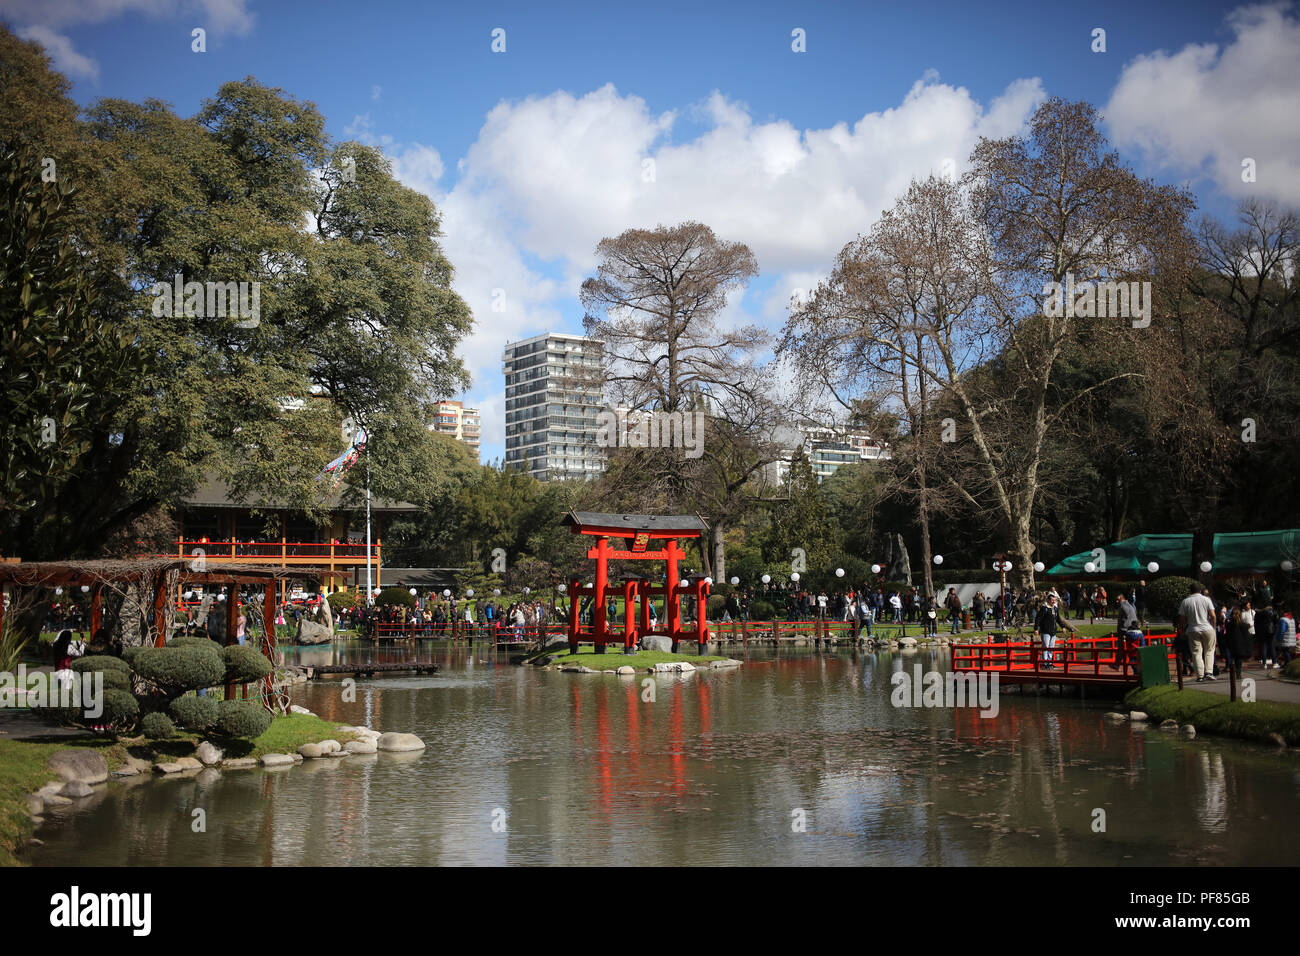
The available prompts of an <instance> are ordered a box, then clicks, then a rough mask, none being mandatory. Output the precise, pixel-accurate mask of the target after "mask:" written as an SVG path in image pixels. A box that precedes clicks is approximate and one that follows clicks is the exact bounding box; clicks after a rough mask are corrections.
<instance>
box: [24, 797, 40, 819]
mask: <svg viewBox="0 0 1300 956" xmlns="http://www.w3.org/2000/svg"><path fill="white" fill-rule="evenodd" d="M23 806H24V807H25V808H26V810H27V812H28V814H29V815H31V816H33V817H39V816H40V815H41V813H42V812H43V811H44V810H45V801H44V800H43V799H42V798H40V797H38V796H37V795H36V794H34V793H30V794H28V795H27V796H26V797H24V798H23Z"/></svg>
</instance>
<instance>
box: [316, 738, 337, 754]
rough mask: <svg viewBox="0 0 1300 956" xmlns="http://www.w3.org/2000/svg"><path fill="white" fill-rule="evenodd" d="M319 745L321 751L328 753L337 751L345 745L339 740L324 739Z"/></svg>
mask: <svg viewBox="0 0 1300 956" xmlns="http://www.w3.org/2000/svg"><path fill="white" fill-rule="evenodd" d="M317 746H318V747H320V749H321V753H327V754H332V753H337V752H338V751H340V750H342V749H343V745H342V744H341V743H339V742H338V741H337V740H322V741H321V742H320V743H319V744H317Z"/></svg>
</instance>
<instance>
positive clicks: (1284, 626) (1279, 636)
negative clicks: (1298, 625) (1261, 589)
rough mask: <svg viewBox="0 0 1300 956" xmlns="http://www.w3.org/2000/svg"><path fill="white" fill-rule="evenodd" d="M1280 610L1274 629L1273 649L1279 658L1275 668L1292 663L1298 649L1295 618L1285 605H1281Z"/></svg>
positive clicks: (1275, 662) (1274, 665)
mask: <svg viewBox="0 0 1300 956" xmlns="http://www.w3.org/2000/svg"><path fill="white" fill-rule="evenodd" d="M1278 610H1279V612H1280V613H1279V614H1278V616H1277V628H1276V629H1275V630H1274V631H1273V649H1274V651H1275V652H1276V653H1277V660H1275V661H1274V662H1273V667H1275V668H1278V667H1285V666H1286V665H1287V664H1289V663H1291V658H1293V657H1294V656H1295V649H1296V631H1295V618H1293V617H1292V616H1291V612H1290V611H1288V610H1287V609H1286V608H1284V607H1279V608H1278Z"/></svg>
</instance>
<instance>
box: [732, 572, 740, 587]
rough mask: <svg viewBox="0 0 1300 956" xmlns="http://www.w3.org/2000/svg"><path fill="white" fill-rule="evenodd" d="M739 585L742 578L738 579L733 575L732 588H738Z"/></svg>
mask: <svg viewBox="0 0 1300 956" xmlns="http://www.w3.org/2000/svg"><path fill="white" fill-rule="evenodd" d="M739 583H740V578H738V577H736V576H735V575H734V574H733V575H732V576H731V586H732V587H735V586H736V585H737V584H739Z"/></svg>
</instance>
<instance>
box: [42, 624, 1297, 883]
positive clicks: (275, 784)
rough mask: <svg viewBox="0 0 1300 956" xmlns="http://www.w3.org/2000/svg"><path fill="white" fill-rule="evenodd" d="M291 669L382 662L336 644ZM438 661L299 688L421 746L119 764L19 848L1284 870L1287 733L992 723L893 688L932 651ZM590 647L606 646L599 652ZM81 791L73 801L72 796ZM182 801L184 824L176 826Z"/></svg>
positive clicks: (173, 860)
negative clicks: (893, 679)
mask: <svg viewBox="0 0 1300 956" xmlns="http://www.w3.org/2000/svg"><path fill="white" fill-rule="evenodd" d="M289 653H290V654H291V657H292V656H293V655H295V654H296V655H297V658H298V659H300V660H302V661H303V662H306V663H316V664H324V663H333V662H335V660H336V659H337V660H339V661H355V660H370V659H375V660H396V659H401V658H403V657H405V656H406V655H408V654H409V653H410V652H409V651H407V650H406V649H398V648H392V647H389V648H383V649H380V650H375V649H373V648H371V647H370V646H368V645H364V644H360V643H357V642H347V643H343V644H339V645H338V646H337V647H334V648H327V649H323V650H322V649H301V650H298V651H290V652H289ZM417 653H418V655H419V656H421V657H426V658H427V657H430V656H433V657H435V659H436V660H437V661H438V662H439V664H440V665H441V667H442V669H441V670H440V671H439V673H437V674H435V675H433V676H424V677H415V676H409V677H407V676H394V677H387V678H383V679H379V678H376V679H372V680H363V681H359V682H358V683H357V685H356V688H355V700H353V701H346V700H344V696H345V695H344V693H343V686H342V684H341V683H340V682H339V681H337V680H332V679H331V680H324V681H316V682H314V683H311V684H307V685H300V686H299V688H298V689H297V690H296V693H295V700H296V701H297V702H299V703H302V704H304V705H305V706H306V707H308V708H309V709H311V710H312V711H314V712H316V713H317V714H319V715H321V716H322V717H326V718H328V719H331V720H337V721H341V722H345V723H352V724H364V725H366V726H370V727H374V728H375V729H377V730H382V731H403V732H409V733H414V734H417V735H418V736H419V737H420V738H421V739H423V740H424V742H425V743H426V744H427V745H428V749H427V750H425V751H423V752H421V753H418V754H414V755H409V754H401V755H391V754H378V755H373V756H355V757H347V758H343V759H339V760H320V761H308V762H306V763H304V764H302V765H300V766H297V767H294V768H288V769H284V770H277V771H266V770H243V771H229V772H225V773H217V772H205V773H203V774H200V775H198V776H191V777H187V778H184V779H176V778H166V779H147V778H143V777H142V778H126V779H123V780H114V781H112V782H110V783H109V784H108V785H107V786H106V787H102V788H97V789H99V790H101V791H102V793H99V794H97V795H96V796H95V797H92V798H89V799H88V800H86V801H84V802H83V809H79V810H77V811H69V809H68V808H63V809H61V810H59V811H57V812H51V814H50V815H49V816H48V817H47V822H46V824H45V825H44V826H43V827H42V828H41V830H40V832H39V834H38V835H39V836H40V837H41V838H42V840H44V841H45V842H44V845H43V846H38V847H34V848H33V849H32V851H31V853H30V859H31V860H32V861H33V862H34V863H35V864H36V865H71V866H177V865H180V866H188V865H227V866H229V865H238V866H257V865H266V866H270V865H276V866H294V865H324V866H335V865H339V866H343V865H378V866H385V865H409V864H418V865H446V864H566V865H575V864H576V865H584V864H642V865H691V864H701V865H730V866H736V865H741V866H744V865H764V864H769V865H787V866H788V865H808V864H820V865H864V864H868V865H915V866H985V865H1061V866H1065V865H1113V864H1120V865H1128V864H1133V865H1138V864H1155V865H1163V864H1169V865H1178V866H1191V865H1207V866H1222V865H1253V866H1261V865H1293V864H1295V863H1296V862H1297V860H1298V859H1300V853H1297V851H1296V850H1295V849H1293V841H1291V840H1289V839H1286V838H1284V834H1285V832H1286V831H1287V830H1288V829H1289V827H1290V823H1291V821H1292V819H1293V816H1294V812H1295V806H1296V798H1297V795H1298V794H1300V762H1298V761H1297V757H1296V755H1295V754H1294V753H1293V752H1288V751H1283V752H1279V751H1277V750H1276V749H1275V748H1271V747H1264V746H1259V745H1254V744H1247V743H1239V742H1234V741H1227V740H1220V739H1210V738H1205V737H1201V738H1199V739H1196V740H1186V739H1182V738H1180V737H1178V736H1176V735H1171V734H1167V733H1163V732H1161V731H1160V730H1158V729H1157V728H1156V727H1154V726H1151V727H1147V728H1142V727H1140V726H1137V725H1129V724H1127V723H1123V724H1113V723H1109V722H1107V721H1105V720H1104V719H1103V716H1102V715H1103V713H1104V712H1105V711H1107V710H1109V709H1112V708H1113V705H1114V701H1113V700H1110V699H1104V698H1103V699H1097V700H1080V699H1079V698H1077V697H1068V696H1067V697H1061V696H1058V695H1057V694H1050V695H1038V694H1034V693H1032V692H1031V693H1027V694H1023V695H1022V694H1020V693H1019V692H1017V691H1016V690H1013V689H1008V688H1006V687H1004V688H1002V693H1001V695H1000V697H999V709H998V713H997V715H996V716H995V717H989V718H981V717H980V716H979V713H978V711H977V710H975V709H970V708H955V709H954V708H917V707H906V708H903V707H894V706H892V705H891V702H890V701H891V691H892V689H893V688H892V686H891V683H890V675H891V674H892V673H893V672H894V671H895V670H897V669H900V668H904V667H905V668H906V669H907V671H908V672H911V671H912V669H913V667H914V665H915V664H916V663H920V664H922V665H923V667H924V668H925V669H926V670H930V669H938V670H945V669H946V668H947V663H948V659H947V653H946V651H942V650H934V651H930V650H921V651H919V652H918V651H910V652H906V651H905V652H893V653H890V652H861V651H857V652H855V651H851V650H847V649H840V650H836V651H822V652H819V651H816V650H813V649H811V648H790V649H782V650H780V651H777V650H773V649H764V650H757V649H751V650H749V651H743V650H741V649H736V651H735V652H734V653H733V656H735V657H737V658H738V659H743V660H744V662H745V666H743V667H740V668H733V669H731V670H711V671H699V672H696V673H694V674H687V675H681V676H677V675H659V676H658V677H656V678H653V679H651V683H650V684H649V685H648V686H647V685H646V684H644V683H643V682H644V681H646V680H647V675H645V674H638V675H637V676H636V677H615V676H612V675H595V674H591V675H588V674H568V673H558V672H549V671H542V670H539V669H536V668H532V667H518V666H511V665H510V664H508V663H507V662H506V659H505V657H504V656H498V657H497V658H496V659H495V660H488V658H489V657H490V656H491V655H489V654H488V653H487V652H485V651H484V650H483V649H482V648H481V647H480V648H476V649H475V651H474V653H473V654H472V655H471V654H468V653H467V652H466V649H465V648H464V647H454V648H447V647H446V646H445V645H437V646H436V647H434V646H431V645H430V644H427V643H426V644H424V645H422V646H421V647H420V648H418V649H417ZM611 661H612V663H611V666H617V665H618V664H621V663H623V660H622V658H621V657H618V656H613V657H612V658H611ZM86 805H90V806H88V807H86ZM195 810H202V811H203V814H202V818H203V823H204V826H203V828H201V832H196V830H199V829H200V828H199V827H198V826H197V823H196V820H197V819H198V818H197V817H196V815H195V813H194V811H195Z"/></svg>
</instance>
